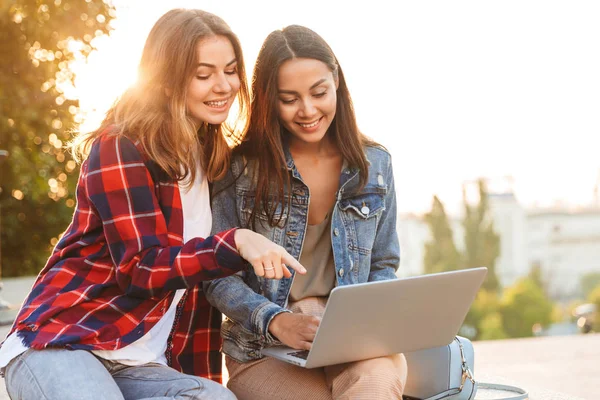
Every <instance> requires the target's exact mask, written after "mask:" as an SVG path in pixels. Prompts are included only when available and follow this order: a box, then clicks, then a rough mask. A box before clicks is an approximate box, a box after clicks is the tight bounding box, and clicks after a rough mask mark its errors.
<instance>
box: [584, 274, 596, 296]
mask: <svg viewBox="0 0 600 400" xmlns="http://www.w3.org/2000/svg"><path fill="white" fill-rule="evenodd" d="M580 282H581V283H580V285H581V291H582V292H583V297H584V298H586V297H588V296H589V295H590V293H592V291H593V290H594V289H596V288H597V287H598V286H600V272H589V273H587V274H584V275H583V276H582V277H581V281H580Z"/></svg>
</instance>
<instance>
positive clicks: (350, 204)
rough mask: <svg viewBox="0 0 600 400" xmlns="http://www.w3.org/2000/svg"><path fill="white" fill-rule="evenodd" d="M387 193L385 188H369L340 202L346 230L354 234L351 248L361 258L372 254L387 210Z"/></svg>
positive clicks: (350, 244)
mask: <svg viewBox="0 0 600 400" xmlns="http://www.w3.org/2000/svg"><path fill="white" fill-rule="evenodd" d="M386 192H387V189H386V188H385V187H376V186H371V187H369V186H367V187H365V188H364V189H363V191H362V192H361V193H360V194H357V195H354V196H352V197H348V198H345V199H342V200H341V201H340V208H341V209H342V211H344V223H345V224H346V228H347V229H349V230H350V231H353V232H354V235H352V236H354V238H353V239H354V240H350V243H349V248H350V249H351V250H353V251H357V252H358V253H359V255H361V256H367V255H370V254H371V249H372V248H373V243H374V240H375V236H376V233H377V226H378V224H379V219H380V217H381V214H382V213H383V211H384V210H385V201H384V197H385V194H386ZM365 261H366V260H365Z"/></svg>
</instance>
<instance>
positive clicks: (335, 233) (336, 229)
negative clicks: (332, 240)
mask: <svg viewBox="0 0 600 400" xmlns="http://www.w3.org/2000/svg"><path fill="white" fill-rule="evenodd" d="M333 234H334V235H335V236H340V230H339V229H338V228H335V229H334V230H333Z"/></svg>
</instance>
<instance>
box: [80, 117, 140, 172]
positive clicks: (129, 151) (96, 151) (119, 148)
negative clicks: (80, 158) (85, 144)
mask: <svg viewBox="0 0 600 400" xmlns="http://www.w3.org/2000/svg"><path fill="white" fill-rule="evenodd" d="M147 162H148V157H147V156H146V155H145V154H144V152H143V150H142V146H141V144H140V142H139V140H135V139H133V138H130V137H128V136H127V135H124V134H120V133H118V132H116V131H115V130H114V129H111V127H109V128H106V129H105V130H104V131H103V132H102V133H101V134H100V135H99V136H98V137H97V138H96V139H95V140H94V142H93V143H92V146H91V148H90V153H89V155H88V157H87V160H86V163H87V164H88V168H89V169H90V170H94V169H99V168H103V167H106V166H115V165H122V164H132V163H144V164H146V163H147Z"/></svg>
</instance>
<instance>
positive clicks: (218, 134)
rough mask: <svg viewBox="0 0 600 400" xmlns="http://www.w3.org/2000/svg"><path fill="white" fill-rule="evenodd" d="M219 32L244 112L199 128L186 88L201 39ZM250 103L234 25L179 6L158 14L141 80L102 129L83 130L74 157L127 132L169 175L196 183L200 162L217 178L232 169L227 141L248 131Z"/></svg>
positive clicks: (118, 103)
mask: <svg viewBox="0 0 600 400" xmlns="http://www.w3.org/2000/svg"><path fill="white" fill-rule="evenodd" d="M214 36H223V37H226V38H227V39H229V41H230V42H231V45H232V46H233V50H234V53H235V57H236V59H237V70H238V75H239V79H240V90H239V92H238V94H237V98H236V99H237V104H238V110H239V113H238V118H237V120H236V121H235V124H234V125H233V126H228V125H227V124H219V125H212V124H208V123H204V124H203V125H202V126H201V127H200V128H199V129H198V127H197V126H195V125H194V123H193V121H192V120H191V118H190V117H189V116H188V115H187V110H186V95H187V88H188V85H189V83H190V80H191V79H192V78H193V76H194V73H195V71H196V66H197V62H198V59H197V44H198V42H199V41H200V40H202V39H205V38H208V37H214ZM167 91H168V92H169V93H168V95H167ZM249 103H250V96H249V92H248V82H247V79H246V71H245V68H244V59H243V55H242V48H241V45H240V42H239V40H238V38H237V36H236V35H235V34H234V33H233V32H232V31H231V28H229V26H228V25H227V24H226V23H225V21H223V20H222V19H221V18H219V17H217V16H216V15H214V14H211V13H208V12H206V11H201V10H188V9H174V10H171V11H169V12H167V13H166V14H164V15H163V16H162V17H161V18H159V20H158V21H157V22H156V23H155V24H154V27H153V28H152V30H151V31H150V34H149V35H148V38H147V39H146V44H145V46H144V50H143V52H142V58H141V61H140V64H139V68H138V80H137V83H136V84H135V85H134V86H132V87H130V88H129V89H128V90H126V91H125V93H124V94H123V95H122V96H121V97H120V98H119V99H118V100H117V101H116V102H115V104H114V105H113V106H112V107H111V109H110V110H109V111H108V112H107V114H106V117H105V119H104V121H103V122H102V124H101V126H100V128H99V129H97V130H96V131H93V132H89V133H81V134H79V135H78V136H77V137H76V138H75V139H74V141H73V142H72V143H71V144H70V147H71V149H72V150H73V155H74V157H75V159H76V160H78V161H81V160H82V159H83V158H85V157H87V155H88V153H89V150H90V147H91V144H92V142H93V141H94V140H95V139H96V138H97V137H99V136H100V135H102V134H105V133H108V134H115V135H124V136H128V137H130V138H132V139H137V140H140V142H141V145H142V149H143V151H144V152H145V153H146V154H147V155H148V157H149V158H150V159H152V160H153V161H155V162H156V163H157V164H158V165H159V166H160V167H161V168H162V169H163V170H164V171H165V172H166V173H167V174H168V175H169V177H170V178H172V179H174V180H183V179H185V178H187V177H188V176H189V177H190V179H189V184H191V183H192V182H194V179H195V176H196V170H197V167H196V166H197V165H198V163H200V165H201V166H202V168H203V170H204V171H205V172H206V175H207V177H208V179H209V180H211V181H213V180H216V179H219V178H221V177H223V176H224V174H225V173H226V172H227V168H228V167H229V163H230V158H231V148H230V146H229V144H228V142H227V140H230V141H233V142H235V141H236V140H239V137H238V135H240V132H241V133H243V132H244V131H245V129H246V127H247V124H248V119H249ZM240 124H241V125H242V127H241V129H239V125H240ZM108 131H110V132H108ZM236 132H238V133H236ZM226 138H227V139H226Z"/></svg>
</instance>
